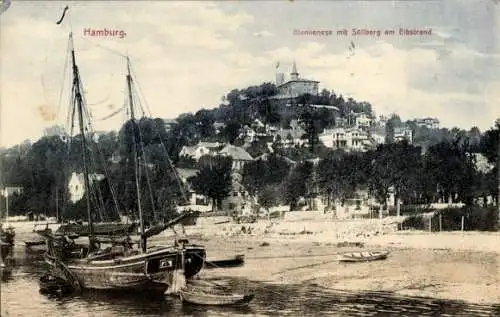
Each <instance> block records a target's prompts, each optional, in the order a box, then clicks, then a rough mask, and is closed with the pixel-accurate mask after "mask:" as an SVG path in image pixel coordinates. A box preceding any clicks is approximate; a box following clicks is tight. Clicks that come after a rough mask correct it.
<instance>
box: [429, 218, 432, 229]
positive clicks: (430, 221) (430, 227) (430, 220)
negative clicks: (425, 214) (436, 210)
mask: <svg viewBox="0 0 500 317" xmlns="http://www.w3.org/2000/svg"><path fill="white" fill-rule="evenodd" d="M429 232H432V217H429Z"/></svg>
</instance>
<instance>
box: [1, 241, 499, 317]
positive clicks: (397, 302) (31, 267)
mask: <svg viewBox="0 0 500 317" xmlns="http://www.w3.org/2000/svg"><path fill="white" fill-rule="evenodd" d="M45 270H46V268H45V266H44V263H43V261H42V258H41V255H40V254H32V253H26V252H25V250H24V248H21V246H19V245H18V246H16V248H15V250H14V260H13V263H11V264H10V265H9V266H8V267H7V268H6V269H3V270H2V271H1V272H2V280H1V281H2V283H1V316H3V317H14V316H23V317H27V316H43V317H52V316H64V317H69V316H75V317H83V316H95V317H97V316H99V317H111V316H117V317H118V316H119V317H124V316H500V304H499V305H493V306H491V305H490V306H488V305H474V304H466V303H463V302H458V301H442V300H435V299H425V298H418V297H400V296H394V295H393V294H391V293H384V292H369V293H356V292H347V291H340V290H337V291H325V290H323V289H321V288H319V287H318V286H315V285H274V284H272V285H271V284H265V283H258V282H252V281H248V280H241V279H226V281H227V282H228V283H229V285H230V286H232V287H233V288H234V289H235V290H236V291H238V290H239V291H242V290H251V291H253V292H254V294H255V298H254V300H253V301H252V302H251V303H250V304H249V305H248V306H247V307H244V308H222V307H203V306H200V307H197V306H193V305H186V304H182V303H181V302H180V301H179V300H178V299H175V298H170V297H166V296H165V297H164V296H161V297H158V298H150V297H145V296H141V294H140V293H132V294H109V293H104V292H84V293H83V294H78V295H70V296H65V297H57V296H53V295H52V296H47V295H43V294H41V293H39V286H38V279H39V277H40V276H41V275H42V274H43V273H44V272H45Z"/></svg>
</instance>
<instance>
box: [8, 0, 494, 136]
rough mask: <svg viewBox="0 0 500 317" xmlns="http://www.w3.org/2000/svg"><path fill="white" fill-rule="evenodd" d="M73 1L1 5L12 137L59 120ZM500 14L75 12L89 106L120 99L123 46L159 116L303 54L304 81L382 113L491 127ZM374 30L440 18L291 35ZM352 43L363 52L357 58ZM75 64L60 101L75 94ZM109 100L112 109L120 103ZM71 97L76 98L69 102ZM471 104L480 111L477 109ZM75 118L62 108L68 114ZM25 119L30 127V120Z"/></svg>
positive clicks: (192, 107) (253, 8)
mask: <svg viewBox="0 0 500 317" xmlns="http://www.w3.org/2000/svg"><path fill="white" fill-rule="evenodd" d="M63 7H64V5H62V4H61V3H58V2H42V1H34V2H23V3H22V5H21V4H17V2H16V4H15V5H12V6H11V8H10V9H9V10H8V11H6V12H4V13H3V14H2V20H1V21H0V26H1V28H2V34H1V37H0V46H1V47H2V51H1V53H0V63H1V70H0V102H1V106H2V109H1V111H2V115H1V118H0V120H1V132H2V140H1V144H2V145H3V144H14V143H18V142H21V141H22V140H24V139H26V138H33V137H37V136H39V135H40V134H41V131H42V129H43V127H44V126H47V125H49V122H46V121H44V120H43V118H42V117H43V116H41V113H40V111H39V110H38V107H39V106H40V105H42V104H43V105H45V104H47V105H54V106H53V107H51V109H52V108H57V109H58V108H59V103H58V101H59V94H60V90H61V86H62V77H63V72H64V61H65V59H66V57H67V56H66V55H65V53H66V48H67V44H68V38H67V35H68V32H69V21H70V20H69V18H68V17H67V20H65V22H64V23H63V24H64V25H61V26H57V25H55V21H56V20H57V18H58V17H59V15H60V13H61V12H62V9H63ZM375 9H376V10H377V12H376V14H374V13H373V12H375V11H374V10H375ZM491 10H493V11H491ZM495 10H498V6H495V7H493V4H486V3H484V2H481V1H471V2H468V1H465V2H464V1H462V2H432V3H428V2H427V3H425V4H420V3H407V2H398V3H397V4H396V5H394V4H392V3H388V2H384V3H382V2H377V3H371V2H370V3H366V2H360V3H357V2H349V3H347V2H343V1H339V2H317V3H315V4H314V5H312V4H310V3H307V2H295V3H282V2H273V1H270V2H258V3H255V2H220V1H219V2H192V1H186V2H173V1H158V2H139V1H136V2H119V1H112V2H92V4H89V3H79V2H75V3H73V4H72V6H71V8H70V16H69V17H70V18H71V24H72V26H73V32H74V38H75V47H76V50H77V62H78V65H79V68H80V71H81V76H82V79H83V81H84V87H85V91H86V93H85V97H86V99H87V101H88V103H90V104H98V105H96V106H91V110H92V112H94V116H95V117H96V118H102V117H105V116H106V115H109V114H110V113H112V112H114V111H116V109H118V108H119V107H121V106H122V105H123V104H124V100H125V97H126V95H125V93H126V86H125V74H126V67H125V66H126V64H125V59H124V58H123V55H127V54H128V55H130V59H131V61H132V66H133V71H134V73H135V74H136V75H137V79H138V81H137V84H138V85H139V87H140V88H141V91H142V93H143V94H144V96H145V97H146V101H147V103H148V105H149V107H150V108H151V112H152V114H153V115H154V116H159V117H164V118H172V117H175V116H177V115H178V114H180V113H182V112H186V111H191V112H195V111H197V110H198V109H200V108H201V107H206V108H211V107H215V106H217V105H218V104H219V102H220V98H221V96H222V95H224V94H227V93H228V92H229V91H230V90H231V89H233V88H244V87H246V86H250V85H258V84H260V83H262V82H269V81H274V78H275V70H276V69H275V65H276V62H277V61H279V62H280V64H281V66H280V70H281V71H284V72H287V73H289V71H290V69H291V63H292V61H293V60H296V62H297V66H298V71H299V73H301V75H302V76H303V77H306V78H311V79H315V80H319V81H321V87H322V88H327V89H333V90H335V92H337V93H341V94H343V95H344V96H348V97H353V98H355V99H357V100H365V101H368V102H371V103H372V104H373V106H374V108H375V110H376V111H377V112H378V113H389V112H398V113H400V114H401V115H402V116H403V117H407V118H411V117H415V116H437V117H438V118H439V119H440V120H441V121H442V122H443V123H444V124H446V125H451V126H452V125H460V126H464V127H467V126H470V125H471V124H474V125H478V126H480V127H489V126H490V125H491V122H493V121H494V119H493V117H494V116H497V117H498V116H499V113H498V110H496V109H498V108H499V107H498V106H497V105H494V102H495V100H499V95H498V91H500V90H499V89H498V88H500V85H499V81H498V78H497V76H496V74H498V66H496V65H498V64H499V63H498V61H499V59H498V52H497V51H498V47H495V46H494V44H495V43H499V41H500V39H498V36H499V33H495V32H493V30H494V29H495V26H496V24H495V23H498V19H495V18H494V17H495V12H496V11H495ZM457 17H459V18H457ZM364 27H366V28H376V29H387V28H398V27H417V28H429V27H431V28H432V29H433V36H432V37H425V38H422V37H401V36H394V37H381V38H378V39H377V38H373V37H368V36H365V37H363V36H358V37H355V38H352V37H339V36H337V35H336V33H335V35H334V36H329V37H309V36H294V35H293V32H292V31H293V29H298V28H303V29H331V30H334V31H335V30H337V29H339V28H347V29H351V28H364ZM85 28H96V29H99V28H108V29H118V30H124V31H125V32H126V33H127V36H126V37H125V38H123V39H119V38H91V37H85V36H84V34H83V30H84V29H85ZM351 40H354V42H355V45H356V49H355V55H354V56H352V57H351V58H349V59H347V57H348V56H349V53H350V52H349V50H348V45H349V43H350V41H351ZM495 54H497V55H495ZM69 71H70V70H69V69H66V82H65V84H66V86H65V88H66V89H65V91H66V93H65V94H64V95H63V98H62V100H63V101H67V100H68V99H69V94H68V93H67V88H68V87H67V84H68V82H67V79H68V76H69ZM41 75H43V77H44V81H45V85H44V86H45V88H43V87H42V85H41V84H40V76H41ZM103 100H106V101H105V102H102V101H103ZM109 104H113V105H115V106H116V107H115V108H114V109H110V108H109V107H107V105H109ZM55 105H57V107H56V106H55ZM467 105H470V106H471V108H467ZM63 106H66V108H67V102H66V103H63V105H62V106H61V107H63ZM472 108H473V109H478V111H480V112H479V113H478V112H476V113H471V111H470V109H472ZM43 109H45V107H44V108H43ZM65 116H66V113H65V112H62V113H58V118H63V119H64V118H65ZM57 121H58V120H57ZM122 121H123V117H122V116H116V117H113V119H112V120H110V121H106V122H98V123H97V124H98V127H97V129H102V130H107V129H111V128H116V127H118V126H119V125H120V123H121V122H122ZM19 122H23V123H25V126H27V127H28V128H21V125H20V124H19ZM51 122H52V121H51Z"/></svg>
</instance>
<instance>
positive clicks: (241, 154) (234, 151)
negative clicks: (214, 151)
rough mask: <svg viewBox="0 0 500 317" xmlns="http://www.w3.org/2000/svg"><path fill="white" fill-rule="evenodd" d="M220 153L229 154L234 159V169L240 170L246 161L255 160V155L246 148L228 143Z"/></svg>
mask: <svg viewBox="0 0 500 317" xmlns="http://www.w3.org/2000/svg"><path fill="white" fill-rule="evenodd" d="M219 155H223V156H229V157H231V158H232V159H233V169H234V170H240V169H242V168H243V166H244V165H245V163H247V162H251V161H253V157H252V156H251V155H250V154H248V152H247V151H245V149H243V148H242V147H239V146H234V145H232V144H228V145H226V146H225V147H224V148H223V149H222V150H220V151H219Z"/></svg>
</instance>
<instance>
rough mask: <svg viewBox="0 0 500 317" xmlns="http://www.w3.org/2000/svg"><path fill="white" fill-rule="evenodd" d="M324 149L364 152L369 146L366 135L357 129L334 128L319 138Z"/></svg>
mask: <svg viewBox="0 0 500 317" xmlns="http://www.w3.org/2000/svg"><path fill="white" fill-rule="evenodd" d="M319 138H320V140H321V141H322V142H323V143H324V145H325V146H326V147H329V148H333V149H343V150H345V151H366V149H367V147H368V146H369V145H371V141H370V139H369V137H368V133H367V132H365V131H363V130H361V129H358V128H334V129H329V130H326V131H325V132H324V133H322V134H321V135H320V136H319Z"/></svg>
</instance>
